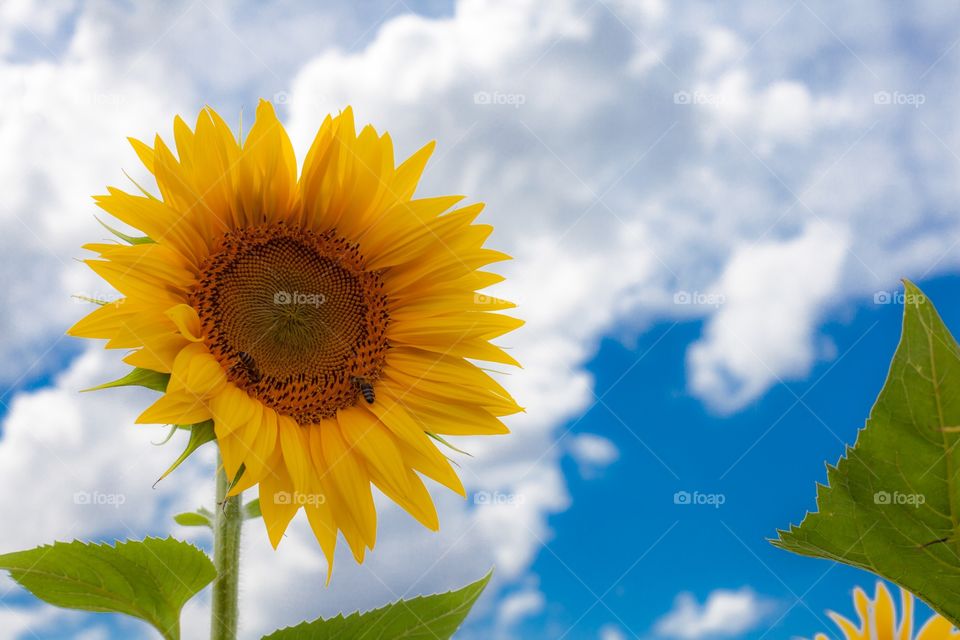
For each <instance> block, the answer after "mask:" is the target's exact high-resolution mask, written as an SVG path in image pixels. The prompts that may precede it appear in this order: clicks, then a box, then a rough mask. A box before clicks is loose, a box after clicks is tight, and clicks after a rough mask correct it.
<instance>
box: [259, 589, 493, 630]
mask: <svg viewBox="0 0 960 640" xmlns="http://www.w3.org/2000/svg"><path fill="white" fill-rule="evenodd" d="M492 573H493V572H490V573H488V574H487V575H485V576H484V577H483V578H481V579H480V580H477V581H476V582H474V583H473V584H471V585H468V586H466V587H464V588H463V589H460V590H459V591H450V592H449V593H443V594H437V595H432V596H419V597H417V598H413V599H412V600H400V601H398V602H394V603H393V604H389V605H387V606H385V607H381V608H379V609H374V610H373V611H367V612H366V613H354V614H351V615H349V616H347V617H344V616H343V615H339V616H337V617H335V618H330V619H329V620H322V619H321V620H314V621H313V622H303V623H301V624H298V625H297V626H295V627H288V628H286V629H280V630H279V631H275V632H273V633H271V634H270V635H269V636H265V637H264V638H263V640H350V639H351V638H405V639H406V640H447V638H450V637H452V636H453V634H454V633H455V632H456V630H457V629H458V628H459V627H460V625H461V624H462V623H463V620H464V618H466V617H467V614H468V613H470V608H471V607H473V603H474V602H476V601H477V598H478V597H479V596H480V594H481V593H483V590H484V588H485V587H486V586H487V583H488V582H490V576H491V575H492Z"/></svg>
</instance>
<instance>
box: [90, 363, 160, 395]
mask: <svg viewBox="0 0 960 640" xmlns="http://www.w3.org/2000/svg"><path fill="white" fill-rule="evenodd" d="M169 380H170V374H169V373H160V372H159V371H153V370H151V369H141V368H140V367H136V368H135V369H133V370H132V371H130V373H128V374H127V375H125V376H123V377H122V378H120V379H119V380H114V381H113V382H104V383H103V384H99V385H97V386H95V387H90V388H89V389H84V391H99V390H101V389H111V388H113V387H146V388H147V389H153V390H154V391H160V392H161V393H162V392H164V391H166V390H167V382H169Z"/></svg>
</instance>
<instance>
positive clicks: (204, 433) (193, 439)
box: [153, 420, 217, 486]
mask: <svg viewBox="0 0 960 640" xmlns="http://www.w3.org/2000/svg"><path fill="white" fill-rule="evenodd" d="M186 428H187V429H190V440H189V441H188V442H187V448H186V449H184V450H183V453H181V454H180V457H179V458H177V459H176V460H174V461H173V464H172V465H170V468H169V469H167V470H166V471H164V472H163V475H162V476H160V477H159V478H157V482H154V483H153V486H157V484H158V483H159V482H160V481H161V480H163V479H164V478H166V477H167V476H168V475H170V474H171V473H173V471H174V469H176V468H177V467H179V466H180V465H181V464H183V462H184V461H185V460H186V459H187V458H189V457H190V456H191V455H193V452H194V451H196V450H197V449H199V448H200V447H202V446H203V445H205V444H207V443H208V442H210V441H212V440H216V439H217V434H216V432H215V431H214V430H213V420H206V421H204V422H198V423H197V424H192V425H190V426H188V427H186Z"/></svg>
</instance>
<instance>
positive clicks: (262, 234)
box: [68, 101, 522, 568]
mask: <svg viewBox="0 0 960 640" xmlns="http://www.w3.org/2000/svg"><path fill="white" fill-rule="evenodd" d="M174 138H175V141H176V154H174V152H173V151H172V150H171V149H170V148H169V147H168V146H167V145H166V144H165V143H164V142H163V140H161V139H160V137H159V136H157V137H156V139H155V141H154V144H153V146H152V147H151V146H150V145H148V144H145V143H143V142H140V141H137V140H133V139H131V144H132V145H133V147H134V150H135V151H136V153H137V155H138V157H139V158H140V160H141V161H142V162H143V163H144V165H145V166H146V167H147V169H148V170H149V171H150V172H151V173H152V174H153V176H154V177H155V178H156V183H157V187H158V189H159V193H160V195H159V197H157V196H154V195H151V194H150V193H149V192H147V191H146V190H143V189H140V192H141V194H131V193H126V192H124V191H121V190H119V189H115V188H110V189H108V195H104V196H98V197H96V198H95V200H96V203H97V204H98V205H99V206H100V207H101V208H103V209H104V210H105V211H106V212H108V213H109V214H111V215H112V216H114V217H115V218H117V219H119V220H120V221H121V222H123V223H125V224H127V225H130V226H131V227H135V228H137V229H139V230H141V231H142V232H143V233H144V234H145V235H144V236H143V237H134V238H131V237H129V236H126V235H123V234H118V235H120V237H122V238H124V239H125V240H126V241H127V242H126V243H102V244H88V245H85V246H84V248H85V249H88V250H91V251H93V252H95V253H97V254H99V257H98V258H96V259H90V260H87V261H86V262H87V264H88V265H89V266H90V267H91V268H92V269H93V270H94V271H95V272H96V273H97V274H98V275H100V276H101V277H102V278H103V279H104V280H106V281H107V282H108V283H109V284H110V285H111V286H113V287H114V288H116V289H117V290H118V291H119V292H120V295H121V296H122V298H121V299H120V300H119V301H117V302H116V303H114V304H104V305H102V306H100V307H99V308H98V309H96V310H94V311H93V312H92V313H90V314H89V315H88V316H87V317H85V318H84V319H82V320H81V321H79V322H78V323H77V324H76V325H74V326H73V327H72V328H71V329H70V330H69V332H68V333H69V334H70V335H74V336H80V337H85V338H101V339H108V340H109V342H107V344H106V347H107V348H113V349H127V350H130V352H129V353H128V354H127V355H126V356H125V357H124V362H126V363H127V364H130V365H132V366H133V367H135V368H136V370H138V371H144V370H145V371H148V372H159V373H163V374H169V379H168V382H167V384H166V388H165V391H164V394H163V395H162V396H161V397H160V398H159V399H158V400H157V401H156V402H154V403H153V404H152V405H151V406H150V407H149V408H147V409H146V410H145V411H144V412H143V413H142V414H141V415H140V416H139V418H138V419H137V422H139V423H160V424H172V425H196V424H200V423H204V422H205V421H211V420H212V423H213V428H214V431H215V435H216V440H217V444H218V446H219V449H220V452H221V456H222V459H223V467H224V470H225V472H226V474H227V477H228V478H232V479H234V480H233V482H234V484H233V485H232V488H231V491H230V495H237V494H239V493H240V492H243V491H245V490H247V489H250V488H253V487H255V486H258V487H259V495H260V504H261V510H262V513H263V519H264V522H265V525H266V528H267V532H268V535H269V538H270V541H271V543H272V544H273V546H274V547H276V546H277V545H278V544H279V542H280V539H281V537H282V536H283V534H284V532H285V531H286V529H287V527H288V525H289V523H290V521H291V520H292V519H293V517H294V516H295V515H296V514H297V512H298V511H299V510H300V509H301V508H302V509H303V510H304V511H305V512H306V515H307V518H308V520H309V524H310V526H311V528H312V530H313V532H314V534H315V535H316V538H317V541H318V542H319V545H320V547H321V548H322V550H323V552H324V554H325V555H326V557H327V559H328V566H330V567H331V568H332V564H333V556H334V549H335V546H336V543H337V538H338V534H339V533H342V534H343V537H344V539H345V540H346V542H347V544H348V545H349V547H350V549H351V551H352V553H353V556H354V557H355V559H356V560H357V562H362V561H363V558H364V553H365V551H366V549H373V547H374V543H375V541H376V522H377V514H376V510H375V508H374V499H373V493H372V490H371V485H375V486H376V487H377V488H378V489H379V490H380V491H381V492H383V493H384V494H385V495H386V496H388V497H389V498H390V499H392V500H393V501H395V502H396V503H397V504H399V505H400V506H401V507H403V508H404V509H405V510H406V511H408V512H409V513H410V514H411V515H412V516H413V517H414V518H416V519H417V520H418V521H419V522H421V523H422V524H423V525H424V526H426V527H428V528H429V529H432V530H437V529H438V528H439V523H438V518H437V512H436V508H435V506H434V504H433V501H432V500H431V497H430V495H429V493H428V491H427V489H426V487H425V486H424V483H423V481H422V479H421V475H422V476H425V477H427V478H430V479H432V480H434V481H436V482H438V483H439V484H441V485H443V486H445V487H448V488H449V489H451V490H453V491H455V492H457V493H459V494H461V495H465V491H464V488H463V485H462V484H461V482H460V480H459V478H458V477H457V474H456V473H455V471H454V470H453V469H452V467H451V465H450V462H449V461H448V459H447V458H446V457H445V456H444V455H443V454H442V453H441V451H440V450H439V449H438V446H437V444H436V443H437V442H440V443H445V442H446V441H445V440H444V439H443V436H444V435H483V434H501V433H506V432H507V429H506V427H505V426H504V425H503V423H502V422H501V420H500V418H501V417H503V416H506V415H509V414H513V413H516V412H518V411H520V407H518V406H517V404H516V403H515V402H514V400H513V399H512V398H511V396H510V394H509V393H508V392H507V391H506V390H505V389H504V388H503V387H502V386H501V385H499V384H498V383H497V382H496V381H495V380H494V379H493V378H492V377H491V376H490V375H488V374H487V373H486V372H485V370H484V369H481V368H480V367H479V366H477V365H476V364H474V363H473V361H475V360H483V361H488V362H493V363H501V364H507V365H516V364H517V363H516V362H515V361H514V359H513V358H512V357H511V356H510V355H508V354H507V353H506V352H505V351H504V350H502V349H501V348H499V347H497V346H495V345H493V344H492V343H491V342H490V341H491V340H493V339H495V338H497V337H499V336H501V335H503V334H505V333H507V332H509V331H511V330H513V329H515V328H517V327H518V326H520V325H521V324H522V322H521V321H519V320H516V319H514V318H511V317H508V316H506V315H503V314H500V313H496V311H500V310H503V309H507V308H511V307H513V306H514V305H512V304H510V303H508V302H505V301H503V300H499V299H496V298H492V297H489V296H486V295H482V294H478V293H476V292H477V291H479V290H481V289H483V288H485V287H487V286H489V285H492V284H495V283H497V282H499V281H501V280H502V277H501V276H498V275H496V274H493V273H490V272H486V271H483V270H481V269H482V268H483V267H485V266H486V265H489V264H491V263H494V262H497V261H500V260H504V259H508V258H509V256H507V255H505V254H503V253H500V252H497V251H494V250H491V249H488V248H485V247H484V246H483V245H484V243H485V241H486V239H487V237H488V236H489V235H490V232H491V231H492V228H491V227H490V226H488V225H481V224H475V223H474V221H475V219H476V218H477V216H478V214H479V213H480V212H481V210H482V209H483V205H482V204H470V205H467V206H462V207H460V208H455V207H456V206H457V204H458V203H459V202H460V201H461V200H462V199H463V197H462V196H443V197H433V198H421V199H414V198H413V195H414V191H415V189H416V187H417V183H418V182H419V180H420V177H421V174H422V173H423V170H424V166H425V165H426V162H427V159H428V157H429V156H430V154H431V152H432V150H433V147H434V144H433V143H430V144H428V145H426V146H424V147H423V148H422V149H420V150H419V151H417V152H416V153H415V154H413V155H412V156H411V157H410V158H409V159H407V160H406V161H405V162H403V163H401V164H400V165H398V166H395V163H394V154H393V145H392V142H391V139H390V137H389V135H387V134H383V135H381V134H378V133H377V131H376V130H375V129H374V128H373V127H371V126H366V127H364V128H363V129H362V130H361V131H360V132H359V133H357V132H356V130H355V127H354V120H353V112H352V111H351V109H350V108H347V109H346V110H344V111H343V112H342V113H340V114H339V115H337V116H336V117H331V116H327V118H326V119H325V120H324V122H323V124H322V126H321V127H320V130H319V132H318V133H317V135H316V138H315V139H314V141H313V144H312V146H311V147H310V150H309V152H308V153H307V155H306V158H305V160H304V163H303V167H302V171H301V173H300V176H299V179H298V177H297V162H296V158H295V157H294V152H293V147H292V145H291V143H290V140H289V138H288V136H287V134H286V132H285V130H284V128H283V126H282V125H281V123H280V122H279V120H278V119H277V117H276V114H275V113H274V110H273V108H272V106H271V105H270V103H268V102H266V101H261V102H260V104H259V106H258V108H257V113H256V121H255V123H254V125H253V126H252V128H251V129H250V131H249V134H248V136H247V137H246V140H244V141H242V142H240V141H238V140H237V139H236V138H235V137H234V135H233V133H232V132H231V130H230V128H229V126H227V125H226V123H225V122H224V121H223V119H222V118H221V117H220V116H219V115H218V114H217V113H216V112H215V111H213V110H212V109H210V108H206V109H204V110H203V111H201V112H200V114H199V117H198V118H197V123H196V127H195V128H194V129H193V130H191V129H190V127H189V126H188V125H187V124H186V123H185V122H184V121H183V120H182V119H181V118H179V117H177V118H176V119H175V120H174ZM138 188H139V187H138Z"/></svg>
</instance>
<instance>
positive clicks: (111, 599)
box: [0, 538, 217, 640]
mask: <svg viewBox="0 0 960 640" xmlns="http://www.w3.org/2000/svg"><path fill="white" fill-rule="evenodd" d="M0 569H6V570H7V571H9V572H10V576H11V577H12V578H13V579H14V580H16V581H17V582H18V583H19V584H20V585H21V586H23V587H24V588H25V589H27V590H28V591H30V593H32V594H33V595H35V596H37V597H38V598H40V599H41V600H43V601H44V602H48V603H50V604H53V605H56V606H58V607H66V608H68V609H82V610H84V611H99V612H107V613H124V614H127V615H129V616H133V617H135V618H139V619H141V620H144V621H146V622H148V623H150V624H152V625H153V626H154V627H156V629H157V630H158V631H159V632H160V633H161V634H162V636H163V637H164V638H166V639H167V640H179V638H180V610H181V609H182V608H183V605H184V604H185V603H186V602H187V600H189V599H190V598H192V597H193V596H194V595H196V594H197V593H198V592H199V591H200V590H201V589H203V588H204V587H205V586H207V585H208V584H209V583H210V582H211V581H212V580H213V579H214V578H215V577H216V574H217V572H216V569H214V566H213V563H212V562H210V559H209V558H208V557H207V555H206V554H205V553H203V552H202V551H200V550H199V549H197V548H196V547H195V546H193V545H191V544H188V543H186V542H181V541H179V540H174V539H173V538H166V539H160V538H147V539H146V540H143V541H142V542H141V541H127V542H118V543H117V544H116V546H110V545H107V544H88V543H84V542H79V541H74V542H70V543H65V542H57V543H54V544H53V545H44V546H42V547H37V548H36V549H31V550H29V551H17V552H15V553H7V554H4V555H0Z"/></svg>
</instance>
